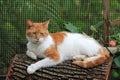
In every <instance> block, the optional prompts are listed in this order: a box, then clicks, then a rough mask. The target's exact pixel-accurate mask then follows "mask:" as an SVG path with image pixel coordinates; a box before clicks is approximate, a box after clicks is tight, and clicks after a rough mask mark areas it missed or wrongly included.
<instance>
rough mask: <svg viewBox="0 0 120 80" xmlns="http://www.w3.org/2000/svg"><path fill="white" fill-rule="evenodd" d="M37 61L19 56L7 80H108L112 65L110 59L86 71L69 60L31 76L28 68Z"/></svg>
mask: <svg viewBox="0 0 120 80" xmlns="http://www.w3.org/2000/svg"><path fill="white" fill-rule="evenodd" d="M36 61H38V60H36ZM36 61H35V60H32V59H30V58H29V57H27V56H26V55H25V54H17V55H16V56H15V57H14V59H13V62H12V64H11V66H10V68H9V71H8V74H7V77H6V80H66V79H67V80H68V79H69V80H108V76H109V72H110V68H111V64H112V58H110V59H109V60H108V61H107V62H105V63H104V64H102V65H99V66H96V67H94V68H90V69H84V68H81V67H79V66H77V65H75V64H72V60H68V61H65V62H63V63H61V64H59V65H56V66H53V67H48V68H41V69H39V70H37V71H36V72H35V73H34V74H31V75H29V74H28V73H27V72H26V69H27V66H29V65H30V64H31V63H35V62H36Z"/></svg>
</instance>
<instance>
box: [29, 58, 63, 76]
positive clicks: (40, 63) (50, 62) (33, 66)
mask: <svg viewBox="0 0 120 80" xmlns="http://www.w3.org/2000/svg"><path fill="white" fill-rule="evenodd" d="M60 62H62V60H59V61H54V60H52V59H50V58H45V59H42V60H40V61H38V62H36V63H34V64H31V65H30V66H28V68H27V72H28V73H29V74H33V73H34V72H35V71H36V70H38V69H40V68H43V67H50V66H54V65H57V64H59V63H60Z"/></svg>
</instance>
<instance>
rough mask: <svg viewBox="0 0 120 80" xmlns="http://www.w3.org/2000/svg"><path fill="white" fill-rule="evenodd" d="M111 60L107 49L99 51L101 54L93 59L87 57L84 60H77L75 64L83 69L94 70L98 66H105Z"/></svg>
mask: <svg viewBox="0 0 120 80" xmlns="http://www.w3.org/2000/svg"><path fill="white" fill-rule="evenodd" d="M109 58H110V54H109V52H108V50H107V49H106V48H101V49H99V54H98V55H96V56H93V57H86V58H84V59H78V58H77V59H75V60H74V61H73V63H74V64H76V65H79V66H80V67H83V68H92V67H95V66H97V65H100V64H103V63H104V62H106V61H107V60H108V59H109Z"/></svg>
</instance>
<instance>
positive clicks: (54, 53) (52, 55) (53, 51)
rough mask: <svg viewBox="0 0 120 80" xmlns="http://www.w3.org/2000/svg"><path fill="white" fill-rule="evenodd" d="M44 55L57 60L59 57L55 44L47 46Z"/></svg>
mask: <svg viewBox="0 0 120 80" xmlns="http://www.w3.org/2000/svg"><path fill="white" fill-rule="evenodd" d="M45 55H46V56H47V57H49V58H50V59H53V60H54V61H58V60H59V59H60V55H59V53H58V51H57V49H56V47H55V46H52V47H51V48H48V49H47V50H46V51H45Z"/></svg>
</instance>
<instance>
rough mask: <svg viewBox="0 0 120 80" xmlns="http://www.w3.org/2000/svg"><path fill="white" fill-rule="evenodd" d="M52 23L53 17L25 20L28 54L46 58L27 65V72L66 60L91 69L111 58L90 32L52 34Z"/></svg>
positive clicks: (31, 56) (34, 57)
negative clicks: (50, 29) (49, 27)
mask: <svg viewBox="0 0 120 80" xmlns="http://www.w3.org/2000/svg"><path fill="white" fill-rule="evenodd" d="M49 23H50V20H47V21H44V22H40V23H34V22H32V21H31V20H27V21H26V38H27V40H28V43H27V51H26V55H27V56H28V57H30V58H32V59H34V60H36V59H37V58H43V59H42V60H40V61H38V62H36V63H34V64H31V65H29V66H28V67H27V73H28V74H33V73H34V72H35V71H36V70H38V69H40V68H44V67H50V66H54V65H57V64H59V63H61V62H63V61H65V60H73V64H76V65H79V66H80V67H83V68H92V67H95V66H97V65H100V64H102V63H104V62H105V61H106V60H107V59H108V58H109V57H110V55H109V52H108V51H107V49H106V48H104V47H103V46H101V45H100V44H99V43H98V42H97V41H96V40H95V39H93V38H91V37H89V36H87V35H83V34H80V33H70V32H56V33H49V31H48V25H49Z"/></svg>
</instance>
